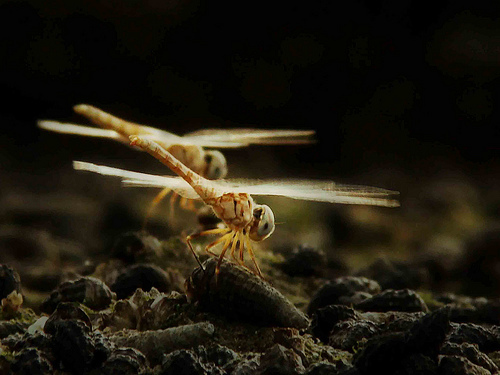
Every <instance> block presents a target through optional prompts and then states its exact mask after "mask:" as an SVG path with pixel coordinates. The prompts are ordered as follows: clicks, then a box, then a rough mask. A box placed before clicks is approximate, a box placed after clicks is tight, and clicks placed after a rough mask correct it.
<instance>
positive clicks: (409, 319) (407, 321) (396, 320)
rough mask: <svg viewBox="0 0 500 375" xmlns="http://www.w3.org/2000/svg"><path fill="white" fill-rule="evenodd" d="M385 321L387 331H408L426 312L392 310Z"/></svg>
mask: <svg viewBox="0 0 500 375" xmlns="http://www.w3.org/2000/svg"><path fill="white" fill-rule="evenodd" d="M385 314H388V316H387V318H386V320H385V321H384V327H383V329H384V331H387V332H406V331H408V330H410V329H411V328H412V327H413V325H414V324H415V323H416V322H417V320H418V319H420V318H422V317H423V316H424V315H425V313H423V312H416V313H405V312H401V311H390V312H388V313H385Z"/></svg>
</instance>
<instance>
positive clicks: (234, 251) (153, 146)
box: [73, 136, 399, 278]
mask: <svg viewBox="0 0 500 375" xmlns="http://www.w3.org/2000/svg"><path fill="white" fill-rule="evenodd" d="M130 142H131V145H133V146H137V147H140V148H141V149H143V150H144V151H146V152H148V153H149V154H150V155H152V156H153V157H155V158H156V159H158V160H159V161H160V162H161V163H163V164H164V165H166V166H167V167H168V168H170V169H171V170H172V172H174V173H175V174H176V175H177V177H174V176H159V175H151V174H144V173H139V172H132V171H127V170H122V169H118V168H113V167H108V166H102V165H96V164H92V163H87V162H80V161H75V162H74V164H73V166H74V168H75V169H76V170H84V171H90V172H94V173H98V174H101V175H107V176H115V177H120V178H121V179H122V182H123V184H124V185H126V186H137V187H157V188H169V189H172V190H173V191H175V192H176V193H177V194H179V195H180V196H183V197H186V198H188V199H196V200H201V201H203V202H204V203H205V204H207V205H209V206H211V207H212V209H213V211H214V213H215V215H216V216H217V217H218V218H220V219H221V220H222V222H223V223H224V224H225V225H224V226H222V227H219V228H215V229H209V230H204V231H201V232H198V233H194V234H191V235H188V236H187V237H186V242H187V244H188V246H189V249H190V250H191V252H192V253H193V255H194V256H195V258H196V259H197V261H198V263H199V264H200V267H201V268H202V269H203V266H201V263H200V261H199V259H198V256H197V254H196V253H195V251H194V249H193V246H192V244H191V241H192V240H193V239H195V238H197V237H200V236H208V235H219V238H217V239H216V240H215V241H213V242H211V243H209V244H208V245H207V246H206V247H205V251H206V252H207V253H208V254H210V255H212V256H215V257H218V262H217V266H216V270H215V272H216V275H218V273H219V270H220V265H221V263H222V260H223V259H224V256H225V255H226V252H227V251H229V252H230V256H231V257H232V259H233V260H234V261H235V262H236V263H237V264H240V265H241V266H243V267H245V268H248V267H247V266H246V265H245V263H244V253H245V249H246V251H247V252H248V254H249V256H250V258H251V260H252V263H253V266H254V269H253V270H252V269H250V271H252V272H253V273H255V274H256V275H258V276H260V277H261V278H264V277H263V274H262V271H261V270H260V267H259V265H258V263H257V261H256V258H255V255H254V251H253V247H252V242H260V241H263V240H265V239H266V238H268V237H269V236H270V235H271V234H272V233H273V232H274V229H275V220H274V213H273V211H272V210H271V208H270V207H269V206H268V205H265V204H257V203H256V202H255V201H254V200H253V198H252V195H257V196H260V195H269V196H282V197H287V198H292V199H300V200H308V201H318V202H329V203H342V204H361V205H375V206H385V207H397V206H399V201H398V200H397V199H396V198H395V196H397V195H398V194H399V193H398V192H397V191H391V190H386V189H382V188H376V187H368V186H358V185H343V184H336V183H334V182H332V181H318V180H304V179H302V180H300V179H299V180H292V179H289V180H288V179H275V180H252V179H243V180H217V181H216V180H209V179H206V178H204V177H203V176H201V175H199V174H197V173H196V172H194V171H193V170H192V169H190V168H188V167H187V166H185V165H184V164H183V163H181V162H180V161H179V160H178V159H177V158H176V157H175V156H174V155H172V154H171V153H170V152H169V151H167V150H166V149H164V148H163V147H162V146H160V145H159V144H158V143H156V142H154V141H152V140H150V139H148V138H145V137H140V136H131V137H130ZM220 243H223V246H222V249H221V251H220V253H219V254H218V255H217V254H216V253H214V252H213V250H212V248H213V247H214V246H216V245H218V244H220Z"/></svg>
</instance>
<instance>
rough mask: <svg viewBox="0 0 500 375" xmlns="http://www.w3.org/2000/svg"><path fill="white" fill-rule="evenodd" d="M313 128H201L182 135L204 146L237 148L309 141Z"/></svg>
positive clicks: (311, 140) (310, 140)
mask: <svg viewBox="0 0 500 375" xmlns="http://www.w3.org/2000/svg"><path fill="white" fill-rule="evenodd" d="M314 134H315V132H314V130H287V129H274V130H267V129H253V128H238V129H203V130H199V131H196V132H192V133H188V134H185V135H184V136H183V138H185V139H186V140H189V141H190V142H193V143H195V144H198V145H200V146H204V147H215V148H238V147H246V146H249V145H251V144H265V145H279V144H301V143H311V142H314V140H313V139H312V138H311V137H312V136H313V135H314Z"/></svg>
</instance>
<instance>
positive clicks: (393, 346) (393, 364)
mask: <svg viewBox="0 0 500 375" xmlns="http://www.w3.org/2000/svg"><path fill="white" fill-rule="evenodd" d="M407 355H408V352H407V348H406V336H405V334H404V333H403V332H396V333H389V334H385V335H380V336H375V337H372V338H371V339H369V340H368V341H367V342H366V343H365V345H364V346H363V347H362V349H361V350H359V351H357V352H356V353H355V354H354V357H353V364H354V366H356V368H357V369H358V370H359V372H360V373H361V374H375V373H377V372H378V373H384V374H389V373H393V372H395V371H396V370H397V369H398V368H399V367H400V366H401V363H402V361H403V359H404V357H406V356H407Z"/></svg>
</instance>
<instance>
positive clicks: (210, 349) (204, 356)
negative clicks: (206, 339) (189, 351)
mask: <svg viewBox="0 0 500 375" xmlns="http://www.w3.org/2000/svg"><path fill="white" fill-rule="evenodd" d="M194 353H195V354H197V355H198V358H199V359H200V360H201V361H202V362H203V363H212V364H213V365H214V366H217V367H220V368H224V367H226V366H227V365H229V364H231V363H232V362H234V361H236V360H238V359H239V355H238V354H237V353H236V352H235V351H234V350H231V349H229V348H227V347H225V346H222V345H218V344H217V345H212V346H204V345H200V346H198V347H197V348H195V349H194Z"/></svg>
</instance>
